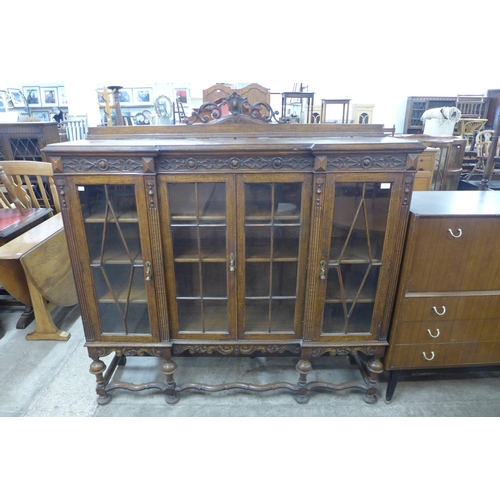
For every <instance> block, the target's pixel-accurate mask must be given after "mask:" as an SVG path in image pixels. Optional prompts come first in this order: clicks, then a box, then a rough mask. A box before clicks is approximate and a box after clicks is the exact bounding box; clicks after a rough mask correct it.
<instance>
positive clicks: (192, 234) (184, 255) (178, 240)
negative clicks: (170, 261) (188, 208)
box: [172, 226, 199, 261]
mask: <svg viewBox="0 0 500 500" xmlns="http://www.w3.org/2000/svg"><path fill="white" fill-rule="evenodd" d="M172 240H173V248H174V259H175V260H176V261H190V260H191V261H192V260H195V261H198V259H199V251H198V228H197V227H196V226H173V227H172Z"/></svg>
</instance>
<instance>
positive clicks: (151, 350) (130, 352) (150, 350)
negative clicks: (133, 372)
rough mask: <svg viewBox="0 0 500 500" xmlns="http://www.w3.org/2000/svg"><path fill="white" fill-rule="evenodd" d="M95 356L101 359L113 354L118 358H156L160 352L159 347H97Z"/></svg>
mask: <svg viewBox="0 0 500 500" xmlns="http://www.w3.org/2000/svg"><path fill="white" fill-rule="evenodd" d="M96 351H97V355H98V356H99V357H100V358H102V357H104V356H108V354H111V353H113V352H115V353H116V354H118V356H122V355H124V356H156V357H160V356H161V355H162V350H161V349H160V348H159V347H123V348H118V347H98V348H97V349H96Z"/></svg>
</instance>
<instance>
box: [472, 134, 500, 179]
mask: <svg viewBox="0 0 500 500" xmlns="http://www.w3.org/2000/svg"><path fill="white" fill-rule="evenodd" d="M492 135H493V130H481V131H480V132H478V134H477V135H476V141H475V150H476V163H475V165H474V168H473V169H472V170H471V171H470V172H469V175H467V177H466V179H465V180H467V181H468V180H469V179H470V178H471V177H472V176H473V175H474V174H475V173H481V172H483V171H484V167H485V165H486V160H487V159H488V155H489V153H490V144H491V136H492ZM497 156H498V157H500V141H499V143H498V145H497V150H496V152H495V157H497ZM495 172H498V170H495Z"/></svg>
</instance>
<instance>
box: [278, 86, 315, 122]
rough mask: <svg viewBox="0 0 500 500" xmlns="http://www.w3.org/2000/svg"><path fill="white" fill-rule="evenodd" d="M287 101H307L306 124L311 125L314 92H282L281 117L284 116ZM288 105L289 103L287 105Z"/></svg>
mask: <svg viewBox="0 0 500 500" xmlns="http://www.w3.org/2000/svg"><path fill="white" fill-rule="evenodd" d="M287 99H299V100H300V101H301V104H302V101H303V100H305V101H307V117H306V123H312V113H313V107H314V92H283V93H282V94H281V116H282V117H283V118H285V116H286V106H287ZM288 104H290V103H288Z"/></svg>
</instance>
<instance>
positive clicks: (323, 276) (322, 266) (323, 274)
mask: <svg viewBox="0 0 500 500" xmlns="http://www.w3.org/2000/svg"><path fill="white" fill-rule="evenodd" d="M319 265H320V269H319V279H321V280H326V261H324V260H322V261H321V262H320V263H319Z"/></svg>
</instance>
